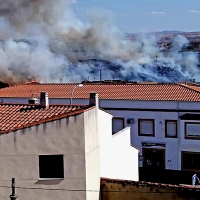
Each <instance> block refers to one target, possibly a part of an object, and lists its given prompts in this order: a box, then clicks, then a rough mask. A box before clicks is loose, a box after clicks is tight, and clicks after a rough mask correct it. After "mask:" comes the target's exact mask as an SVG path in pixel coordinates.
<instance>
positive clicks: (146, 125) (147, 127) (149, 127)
mask: <svg viewBox="0 0 200 200" xmlns="http://www.w3.org/2000/svg"><path fill="white" fill-rule="evenodd" d="M138 135H139V136H152V137H154V136H155V128H154V119H138Z"/></svg>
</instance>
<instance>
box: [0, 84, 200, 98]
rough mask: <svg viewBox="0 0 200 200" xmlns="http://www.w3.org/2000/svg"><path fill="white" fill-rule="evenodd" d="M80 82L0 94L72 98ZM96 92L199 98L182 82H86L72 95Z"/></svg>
mask: <svg viewBox="0 0 200 200" xmlns="http://www.w3.org/2000/svg"><path fill="white" fill-rule="evenodd" d="M76 85H77V84H40V83H34V84H22V85H16V86H11V87H7V88H3V89H0V97H2V98H3V97H7V98H31V97H32V96H33V94H34V96H35V97H37V98H39V94H40V92H41V91H46V92H48V95H49V98H68V99H69V98H70V96H71V91H72V90H73V88H74V87H75V86H76ZM91 92H96V93H98V94H99V98H100V99H125V100H144V101H148V100H151V101H200V93H199V92H200V89H199V90H198V91H197V90H194V89H193V88H192V89H191V88H188V87H185V86H183V85H181V84H135V83H132V84H91V83H90V84H88V83H87V84H84V85H83V87H82V88H76V90H75V91H74V94H73V98H79V99H88V98H89V93H91Z"/></svg>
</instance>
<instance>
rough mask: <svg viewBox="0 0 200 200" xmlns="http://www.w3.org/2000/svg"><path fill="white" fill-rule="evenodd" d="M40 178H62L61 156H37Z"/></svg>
mask: <svg viewBox="0 0 200 200" xmlns="http://www.w3.org/2000/svg"><path fill="white" fill-rule="evenodd" d="M39 176H40V178H47V179H48V178H49V179H51V178H64V165H63V155H39Z"/></svg>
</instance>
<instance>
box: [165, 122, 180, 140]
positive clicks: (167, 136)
mask: <svg viewBox="0 0 200 200" xmlns="http://www.w3.org/2000/svg"><path fill="white" fill-rule="evenodd" d="M168 122H175V124H176V135H175V136H169V135H167V124H168ZM165 137H166V138H177V137H178V121H177V120H169V119H166V120H165Z"/></svg>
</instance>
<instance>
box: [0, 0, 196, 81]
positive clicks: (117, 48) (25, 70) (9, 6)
mask: <svg viewBox="0 0 200 200" xmlns="http://www.w3.org/2000/svg"><path fill="white" fill-rule="evenodd" d="M72 4H73V2H72V1H71V0H56V1H55V0H6V1H5V0H0V5H1V7H0V80H1V81H9V82H12V83H19V82H24V81H27V80H30V79H35V80H38V81H40V82H59V81H61V80H62V81H63V82H79V81H83V80H86V79H88V78H89V79H93V78H94V77H98V76H99V72H100V71H101V74H102V78H103V79H124V80H132V81H141V80H151V81H152V80H155V81H177V80H179V79H191V78H195V79H196V80H198V73H199V70H198V68H197V65H198V57H197V55H196V54H194V53H183V52H180V51H181V50H182V48H183V47H185V46H187V45H188V40H187V39H186V38H184V37H183V36H178V37H176V38H175V39H174V41H173V44H172V47H171V48H170V50H169V51H165V50H163V49H161V48H160V47H158V46H157V39H156V37H155V36H153V35H148V36H142V35H141V36H139V37H138V38H137V40H134V41H130V40H127V38H125V37H124V34H123V33H122V32H120V31H119V30H118V29H117V28H116V27H115V26H114V25H113V24H112V22H111V21H109V20H108V15H106V12H105V13H103V14H102V15H100V13H102V11H99V12H98V11H95V12H90V13H89V14H88V15H87V16H88V20H87V22H86V23H83V22H82V21H81V20H80V19H78V18H77V17H76V15H75V14H74V12H73V10H72ZM163 67H164V68H163ZM171 70H172V72H173V73H174V74H173V73H171ZM169 74H170V75H169ZM168 75H169V76H170V78H169V76H168ZM97 79H98V78H97Z"/></svg>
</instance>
